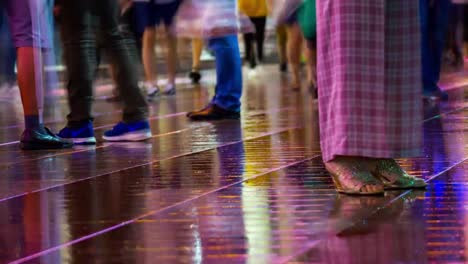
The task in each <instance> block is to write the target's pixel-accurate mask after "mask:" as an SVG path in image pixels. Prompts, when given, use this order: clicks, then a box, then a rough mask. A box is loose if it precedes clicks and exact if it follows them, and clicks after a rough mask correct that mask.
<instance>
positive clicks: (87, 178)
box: [0, 127, 302, 203]
mask: <svg viewBox="0 0 468 264" xmlns="http://www.w3.org/2000/svg"><path fill="white" fill-rule="evenodd" d="M297 129H302V127H289V128H284V129H280V130H277V131H274V132H268V133H261V134H259V135H256V136H254V137H250V138H245V139H242V140H237V141H232V142H229V143H225V144H221V145H219V146H216V147H213V148H208V149H202V150H199V151H195V152H190V153H182V154H178V155H174V156H171V157H167V158H164V159H160V160H152V161H148V162H145V163H142V164H138V165H135V166H131V167H126V168H123V169H119V170H115V171H112V172H106V173H102V174H99V175H94V176H90V177H85V178H81V179H77V180H73V181H70V182H65V183H61V184H56V185H52V186H48V187H44V188H40V189H36V190H32V191H28V192H23V193H20V194H16V195H12V196H9V197H5V198H2V199H0V203H1V202H6V201H9V200H11V199H16V198H19V197H23V196H26V195H31V194H36V193H40V192H44V191H49V190H53V189H57V188H63V187H65V186H68V185H71V184H75V183H79V182H84V181H88V180H93V179H97V178H100V177H104V176H109V175H112V174H115V173H120V172H123V171H127V170H132V169H135V168H138V167H144V166H148V165H150V164H154V163H158V162H163V161H168V160H171V159H176V158H180V157H184V156H190V155H194V154H200V153H203V152H206V151H212V150H215V149H218V148H223V147H227V146H230V145H235V144H239V143H241V142H245V141H251V140H255V139H259V138H263V137H269V136H273V135H277V134H281V133H285V132H287V131H291V130H297Z"/></svg>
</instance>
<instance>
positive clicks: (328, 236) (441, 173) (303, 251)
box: [278, 158, 468, 263]
mask: <svg viewBox="0 0 468 264" xmlns="http://www.w3.org/2000/svg"><path fill="white" fill-rule="evenodd" d="M467 160H468V158H465V159H463V160H461V161H459V162H456V163H454V164H452V165H451V166H449V167H447V168H446V169H444V170H443V171H441V172H439V173H436V174H435V175H433V176H431V177H430V178H429V179H427V180H426V182H429V181H431V180H433V179H435V178H437V177H439V176H441V175H443V174H445V173H447V172H449V171H450V170H452V169H454V168H455V167H457V166H458V165H460V164H463V163H464V162H465V161H467ZM412 191H413V190H406V191H404V192H402V193H401V194H400V195H398V196H396V197H394V198H393V199H391V200H389V201H387V202H386V203H384V204H383V205H380V206H378V207H377V208H375V209H373V210H372V211H371V212H370V213H367V214H366V215H363V216H362V217H361V218H360V219H356V220H354V221H353V222H352V223H350V224H349V225H347V227H346V228H345V229H349V228H352V227H353V226H356V225H357V224H358V223H359V222H362V221H363V220H366V219H369V218H371V217H372V216H374V215H375V214H377V213H379V212H381V211H382V210H384V209H386V208H388V207H389V206H391V205H392V204H393V203H395V202H396V201H398V200H400V199H402V198H403V197H405V196H407V195H408V194H409V193H410V192H412ZM343 230H344V229H343ZM341 231H342V230H341ZM341 231H336V232H333V233H330V234H328V235H327V236H326V237H324V238H322V239H318V240H317V241H315V240H314V241H312V242H313V243H312V245H313V246H312V247H308V248H304V249H301V250H300V251H299V252H298V253H295V254H293V255H292V256H290V257H285V258H284V259H281V261H279V262H278V263H288V262H290V261H292V260H294V259H296V258H297V257H299V256H301V255H302V254H304V253H306V252H307V251H309V250H311V249H312V248H313V247H315V246H317V245H318V244H320V243H321V242H323V241H325V240H326V239H328V238H331V237H334V236H336V235H337V234H338V233H340V232H341Z"/></svg>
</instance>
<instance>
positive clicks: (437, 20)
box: [420, 0, 452, 92]
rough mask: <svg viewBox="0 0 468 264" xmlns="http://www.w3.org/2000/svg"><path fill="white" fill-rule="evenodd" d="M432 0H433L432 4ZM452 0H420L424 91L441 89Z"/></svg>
mask: <svg viewBox="0 0 468 264" xmlns="http://www.w3.org/2000/svg"><path fill="white" fill-rule="evenodd" d="M430 2H433V4H432V5H431V4H430ZM451 5H452V3H451V1H450V0H437V1H431V0H420V13H421V14H420V16H421V56H422V77H423V90H424V92H434V91H437V90H438V89H439V87H438V86H437V83H438V82H439V79H440V68H441V63H442V52H443V51H444V41H445V38H446V34H447V26H448V20H449V12H450V7H451Z"/></svg>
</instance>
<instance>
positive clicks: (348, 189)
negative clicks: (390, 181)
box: [325, 158, 384, 195]
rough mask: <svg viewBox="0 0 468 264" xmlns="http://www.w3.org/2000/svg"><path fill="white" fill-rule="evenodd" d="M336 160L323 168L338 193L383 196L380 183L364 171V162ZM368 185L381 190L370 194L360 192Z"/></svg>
mask: <svg viewBox="0 0 468 264" xmlns="http://www.w3.org/2000/svg"><path fill="white" fill-rule="evenodd" d="M337 159H338V160H337ZM337 159H335V160H334V161H331V162H327V163H325V167H326V169H327V170H328V172H330V174H331V175H332V179H333V182H334V183H335V187H336V190H337V191H338V192H339V193H344V194H350V195H380V194H384V188H383V186H382V183H381V182H380V181H379V180H377V179H376V178H375V177H374V176H373V175H372V173H370V171H368V170H367V169H366V165H367V164H365V162H363V161H362V160H359V159H351V160H349V161H346V160H342V159H340V158H337ZM347 159H349V158H347ZM369 185H375V186H382V188H381V190H377V191H372V192H366V191H362V189H363V187H365V186H369Z"/></svg>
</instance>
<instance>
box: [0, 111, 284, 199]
mask: <svg viewBox="0 0 468 264" xmlns="http://www.w3.org/2000/svg"><path fill="white" fill-rule="evenodd" d="M288 108H289V107H286V108H279V109H274V110H272V111H263V112H260V113H255V114H252V115H248V117H253V116H257V115H263V114H265V113H271V112H278V111H283V110H285V109H288ZM199 124H201V125H197V126H194V127H187V128H183V129H179V130H174V131H170V132H166V133H161V134H155V135H152V137H151V138H158V137H162V136H169V135H174V134H178V133H182V132H185V131H190V130H195V129H199V128H204V127H209V126H210V125H211V123H207V122H205V123H199ZM16 142H18V143H19V141H16ZM104 144H105V145H98V146H96V147H94V148H89V149H82V150H76V151H66V152H60V153H57V154H53V155H47V156H43V157H39V158H35V159H27V160H23V161H19V162H13V163H7V164H5V163H3V164H1V163H0V170H1V167H3V166H12V165H15V164H21V163H26V162H31V161H37V160H41V159H49V158H55V157H60V156H65V155H71V154H76V153H81V152H87V151H94V150H96V149H102V148H106V147H109V146H112V145H115V143H112V142H105V143H104ZM0 146H1V144H0ZM0 201H1V200H0Z"/></svg>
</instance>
